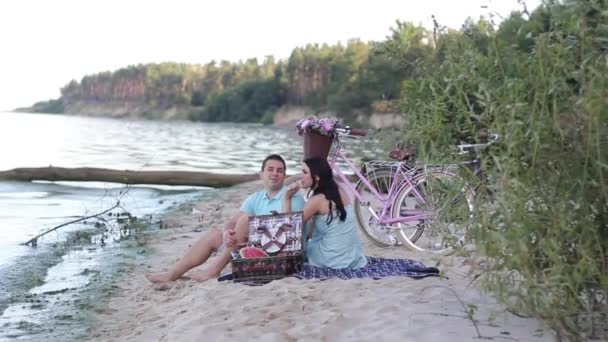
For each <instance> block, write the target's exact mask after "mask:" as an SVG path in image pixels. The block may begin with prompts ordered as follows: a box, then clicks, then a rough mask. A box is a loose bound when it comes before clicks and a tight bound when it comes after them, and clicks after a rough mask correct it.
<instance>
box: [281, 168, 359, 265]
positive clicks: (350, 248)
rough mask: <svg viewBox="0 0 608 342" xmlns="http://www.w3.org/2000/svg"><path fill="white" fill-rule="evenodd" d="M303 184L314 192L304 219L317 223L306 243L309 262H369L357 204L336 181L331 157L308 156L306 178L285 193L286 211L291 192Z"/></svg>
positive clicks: (288, 206)
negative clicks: (358, 226) (357, 220)
mask: <svg viewBox="0 0 608 342" xmlns="http://www.w3.org/2000/svg"><path fill="white" fill-rule="evenodd" d="M301 188H304V189H310V190H309V192H308V194H309V197H310V194H311V192H312V197H310V198H309V200H308V202H306V205H305V206H304V222H306V223H307V226H308V227H311V226H313V227H314V229H313V231H312V238H311V239H310V241H308V243H307V244H306V245H305V246H306V247H305V254H306V257H307V259H308V263H309V264H311V265H313V266H317V267H326V268H359V267H363V266H365V265H366V264H367V259H366V258H365V256H364V255H363V253H362V249H361V244H360V242H359V239H358V237H357V230H356V229H355V224H354V221H353V208H352V206H351V205H350V200H349V198H348V195H346V193H344V192H343V191H342V190H341V189H340V188H339V187H338V185H337V184H336V182H335V181H334V178H333V173H332V170H331V167H330V166H329V164H328V163H327V160H325V159H324V158H318V157H315V158H309V159H306V160H304V164H303V166H302V178H301V179H300V181H298V182H297V183H294V184H292V185H291V186H290V187H289V188H288V189H287V191H286V192H285V195H284V196H283V212H289V211H291V204H290V199H291V196H293V194H294V193H296V192H297V191H298V190H300V189H301ZM345 203H347V204H346V205H345ZM311 219H312V220H311Z"/></svg>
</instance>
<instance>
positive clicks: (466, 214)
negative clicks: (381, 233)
mask: <svg viewBox="0 0 608 342" xmlns="http://www.w3.org/2000/svg"><path fill="white" fill-rule="evenodd" d="M474 196H475V192H474V191H473V190H472V189H471V188H470V187H469V186H468V184H467V182H466V181H465V180H464V179H463V178H462V177H460V176H458V175H456V174H454V173H451V172H447V171H430V172H426V173H422V174H420V175H418V176H416V177H415V178H414V179H413V181H412V185H409V184H407V185H405V186H403V187H402V188H401V189H400V190H399V192H398V194H397V196H396V198H395V201H394V203H393V206H392V207H393V213H392V214H393V217H408V216H409V217H412V218H413V220H412V221H409V222H400V223H398V226H399V229H397V237H398V238H399V239H400V240H401V241H402V242H403V244H404V245H405V246H407V247H409V248H410V249H412V250H414V251H420V252H429V253H433V254H441V255H449V254H451V253H453V252H455V249H454V247H456V246H457V245H458V244H461V243H463V242H464V239H465V236H466V232H467V230H468V227H469V223H470V220H471V217H472V212H473V200H474ZM415 216H417V217H421V218H419V219H414V218H415Z"/></svg>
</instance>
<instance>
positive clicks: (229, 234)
mask: <svg viewBox="0 0 608 342" xmlns="http://www.w3.org/2000/svg"><path fill="white" fill-rule="evenodd" d="M235 234H236V232H235V231H234V229H227V230H225V231H224V235H223V236H222V239H223V240H224V245H226V247H234V246H236V237H235Z"/></svg>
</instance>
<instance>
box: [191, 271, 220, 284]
mask: <svg viewBox="0 0 608 342" xmlns="http://www.w3.org/2000/svg"><path fill="white" fill-rule="evenodd" d="M218 276H219V274H216V273H214V272H210V271H208V270H203V271H201V272H192V273H190V274H189V275H188V278H190V279H192V280H196V281H198V282H203V281H207V280H209V279H212V278H217V277H218Z"/></svg>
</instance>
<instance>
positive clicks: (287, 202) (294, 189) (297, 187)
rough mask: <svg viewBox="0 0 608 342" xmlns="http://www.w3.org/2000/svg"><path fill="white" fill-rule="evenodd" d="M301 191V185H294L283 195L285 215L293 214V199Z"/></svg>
mask: <svg viewBox="0 0 608 342" xmlns="http://www.w3.org/2000/svg"><path fill="white" fill-rule="evenodd" d="M298 191H300V185H299V184H298V183H293V184H291V185H289V186H288V187H287V190H285V194H283V205H282V209H283V212H284V213H288V212H291V198H292V197H293V195H294V194H295V193H296V192H298Z"/></svg>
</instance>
